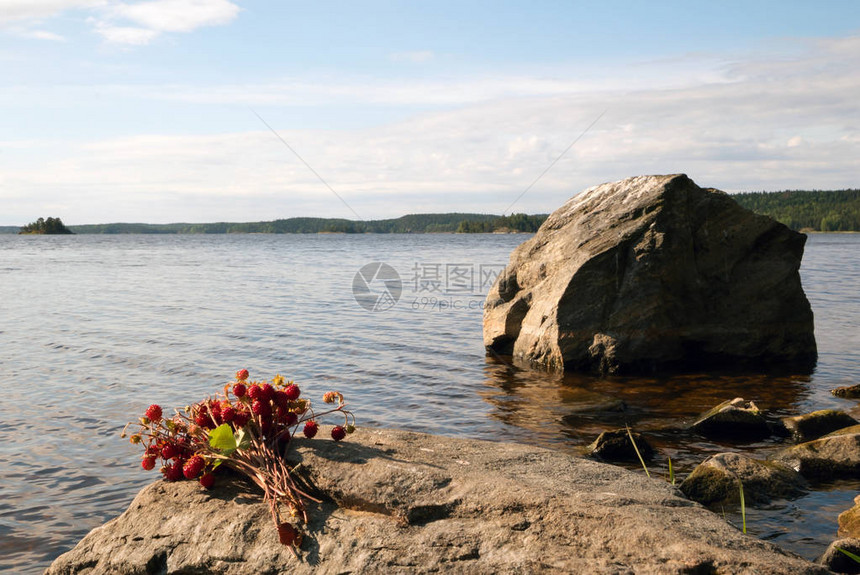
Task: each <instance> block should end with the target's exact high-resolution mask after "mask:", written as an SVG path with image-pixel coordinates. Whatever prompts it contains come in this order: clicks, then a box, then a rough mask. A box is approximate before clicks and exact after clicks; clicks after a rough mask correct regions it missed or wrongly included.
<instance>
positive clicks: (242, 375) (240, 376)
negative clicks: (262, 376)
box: [236, 369, 250, 381]
mask: <svg viewBox="0 0 860 575" xmlns="http://www.w3.org/2000/svg"><path fill="white" fill-rule="evenodd" d="M249 375H250V374H249V373H248V370H247V369H240V370H239V371H237V372H236V380H237V381H245V380H246V379H248V376H249Z"/></svg>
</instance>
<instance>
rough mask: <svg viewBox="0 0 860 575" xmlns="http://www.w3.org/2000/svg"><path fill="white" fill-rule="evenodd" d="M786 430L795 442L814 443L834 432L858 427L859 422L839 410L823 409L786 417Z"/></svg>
mask: <svg viewBox="0 0 860 575" xmlns="http://www.w3.org/2000/svg"><path fill="white" fill-rule="evenodd" d="M782 423H783V424H784V425H785V428H786V429H787V430H788V431H789V433H791V436H792V437H793V438H794V440H795V441H798V442H803V441H812V440H813V439H818V438H819V437H821V436H822V435H827V434H828V433H831V432H833V431H837V430H839V429H844V428H846V427H851V426H852V425H857V424H858V421H857V420H856V419H854V418H853V417H851V416H850V415H848V414H847V413H845V412H844V411H839V410H838V409H821V410H819V411H813V412H812V413H805V414H803V415H795V416H794V417H785V418H783V419H782Z"/></svg>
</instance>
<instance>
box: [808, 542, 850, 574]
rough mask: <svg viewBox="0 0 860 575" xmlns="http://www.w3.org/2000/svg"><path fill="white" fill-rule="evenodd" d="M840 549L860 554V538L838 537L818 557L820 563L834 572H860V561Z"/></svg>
mask: <svg viewBox="0 0 860 575" xmlns="http://www.w3.org/2000/svg"><path fill="white" fill-rule="evenodd" d="M840 549H842V550H844V551H848V552H849V553H853V554H854V555H858V556H860V539H850V538H845V539H837V540H836V541H834V542H833V543H831V544H830V547H828V548H827V551H825V552H824V554H823V555H822V556H821V557H819V558H818V563H821V564H822V565H824V566H825V567H827V568H828V569H830V570H831V571H833V572H834V573H860V563H858V562H857V561H856V560H855V559H852V558H851V557H849V556H847V555H846V554H845V553H843V552H842V551H840Z"/></svg>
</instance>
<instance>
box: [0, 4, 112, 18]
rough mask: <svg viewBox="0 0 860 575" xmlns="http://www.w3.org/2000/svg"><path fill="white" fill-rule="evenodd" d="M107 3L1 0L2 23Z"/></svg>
mask: <svg viewBox="0 0 860 575" xmlns="http://www.w3.org/2000/svg"><path fill="white" fill-rule="evenodd" d="M106 4H107V0H0V24H2V23H8V22H14V21H21V20H38V19H42V18H49V17H52V16H56V15H58V14H60V13H61V12H64V11H66V10H74V9H81V8H94V7H98V6H104V5H106Z"/></svg>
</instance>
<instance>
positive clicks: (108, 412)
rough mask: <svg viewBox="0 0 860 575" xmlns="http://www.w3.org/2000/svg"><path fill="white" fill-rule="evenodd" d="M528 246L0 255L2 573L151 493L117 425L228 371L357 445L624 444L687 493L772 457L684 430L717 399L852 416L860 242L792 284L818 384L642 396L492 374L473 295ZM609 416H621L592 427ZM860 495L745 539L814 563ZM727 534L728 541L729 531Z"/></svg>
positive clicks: (476, 239) (417, 244)
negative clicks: (367, 294) (701, 465)
mask: <svg viewBox="0 0 860 575" xmlns="http://www.w3.org/2000/svg"><path fill="white" fill-rule="evenodd" d="M525 239H526V237H525V236H517V235H368V236H364V235H361V236H343V235H311V236H296V235H285V236H274V235H237V236H224V235H219V236H20V237H19V236H0V372H2V373H3V374H4V381H5V385H4V386H3V392H2V394H0V408H2V409H0V571H4V570H8V571H10V572H15V573H39V572H41V571H42V570H44V568H45V567H46V566H47V565H48V564H49V563H50V561H51V560H52V559H53V558H54V557H56V556H58V555H59V554H60V553H62V552H64V551H66V550H68V549H70V548H71V547H72V546H74V544H75V543H76V542H77V541H78V540H79V539H80V538H81V537H82V536H83V535H84V534H86V533H87V532H88V531H89V530H90V529H92V528H93V527H96V526H98V525H100V524H101V523H103V522H104V521H105V520H107V519H110V518H112V517H114V516H116V515H117V514H119V513H120V512H121V511H122V510H123V509H124V508H125V507H126V506H127V505H128V503H129V501H130V500H131V499H132V497H133V496H134V495H135V493H136V492H137V491H138V490H139V489H140V488H142V487H143V486H144V485H146V484H147V483H149V482H151V481H153V480H155V479H157V478H158V477H159V476H158V475H157V474H156V473H154V472H149V473H147V472H144V471H143V470H141V469H140V466H139V454H138V450H137V449H135V447H134V446H131V445H129V444H128V443H127V442H126V441H125V440H121V439H120V438H119V432H120V430H121V429H122V427H123V426H124V425H125V423H126V422H127V421H129V420H132V419H135V418H136V417H137V416H138V415H139V414H140V413H142V412H143V410H144V409H145V408H146V407H147V406H148V405H149V404H150V403H159V404H161V405H162V406H165V407H167V406H184V405H186V404H188V403H191V402H194V401H197V400H199V399H202V398H203V397H205V396H207V395H210V394H212V393H214V392H216V391H218V390H219V389H220V388H221V387H222V386H223V384H224V383H226V382H227V381H228V380H230V379H231V377H232V374H233V373H234V372H235V371H236V370H237V369H239V368H242V367H247V368H248V369H249V370H250V371H251V374H252V376H256V377H258V378H269V377H271V376H273V375H274V374H276V373H281V374H283V375H285V376H287V377H289V378H292V379H294V380H296V382H297V383H299V384H300V385H301V386H302V388H303V389H304V390H305V392H306V393H307V394H308V395H309V396H310V397H315V396H317V395H320V394H321V393H323V392H324V391H327V390H329V389H337V390H339V391H341V392H343V393H344V394H345V395H346V398H347V401H348V402H349V403H350V404H351V407H352V409H353V410H354V412H355V413H356V416H357V417H358V421H359V425H369V426H370V425H372V426H386V427H398V428H406V429H413V430H418V431H426V432H431V433H438V434H445V435H456V436H466V437H477V438H484V439H493V440H516V441H520V442H525V443H530V444H533V445H540V446H547V447H553V448H557V449H560V450H563V451H567V452H570V453H579V452H580V450H581V449H582V446H583V445H585V444H587V443H589V442H590V441H592V440H593V439H594V438H595V437H596V435H597V434H598V433H599V432H600V431H602V430H605V429H610V428H615V427H618V426H619V425H620V426H623V425H624V424H625V423H628V424H630V425H631V426H632V427H633V428H635V429H636V430H638V431H641V432H643V433H644V434H645V435H646V437H648V438H649V440H651V441H652V443H653V444H654V445H655V446H657V447H658V448H659V449H660V451H661V457H662V458H664V459H665V456H667V455H668V456H671V457H672V460H673V462H674V463H675V467H676V469H677V470H678V472H679V475H680V476H681V477H683V476H684V475H686V474H687V473H689V471H691V470H692V469H693V467H694V466H695V465H696V464H697V463H698V462H699V461H701V459H703V458H704V457H705V456H706V455H707V454H709V453H714V452H718V451H725V450H742V451H754V452H756V453H757V454H760V455H762V456H763V455H765V454H767V453H768V452H770V451H772V450H774V449H776V448H778V447H779V445H778V444H776V443H774V442H773V441H771V442H767V441H765V442H761V443H757V444H752V445H740V446H737V445H719V444H715V443H710V442H706V441H702V440H701V439H697V438H696V437H694V436H689V435H687V434H685V433H683V432H682V431H681V430H682V429H683V427H684V426H685V425H686V424H688V423H690V422H691V421H692V420H693V418H694V417H695V416H696V415H697V414H698V413H700V412H701V411H704V410H706V409H708V408H709V407H711V406H713V405H715V404H716V403H718V402H720V401H723V400H724V399H731V398H733V397H735V396H743V397H744V398H746V399H752V400H754V401H755V402H756V403H757V404H758V405H759V406H760V407H762V408H764V409H766V410H768V411H770V412H771V413H776V414H795V413H800V412H805V411H810V410H813V409H821V408H840V409H844V410H847V411H849V412H851V413H852V414H853V415H854V416H855V417H860V410H858V408H857V402H856V401H846V400H840V399H837V398H834V397H833V396H832V395H830V393H829V390H830V389H832V388H833V387H837V386H841V385H847V384H852V383H857V382H858V379H860V377H858V367H860V305H858V293H860V235H812V236H810V238H809V241H808V243H807V249H806V255H805V257H804V260H803V268H802V270H801V272H802V277H803V283H804V288H805V290H806V293H807V295H808V296H809V298H810V301H811V302H812V306H813V309H814V312H815V320H816V336H817V339H818V345H819V352H820V360H819V365H818V368H817V370H816V372H815V373H814V374H813V375H811V376H795V377H786V376H781V377H770V376H767V375H760V376H745V377H742V376H726V375H713V374H696V375H688V376H678V377H663V378H650V379H642V378H592V377H583V376H567V377H561V376H557V375H551V374H546V373H541V372H534V371H530V370H524V369H519V368H516V367H513V366H509V365H506V364H505V363H503V362H499V361H493V360H488V359H487V358H485V357H484V351H483V346H482V339H481V315H482V310H481V303H482V302H483V299H484V294H485V293H486V291H487V285H486V284H487V283H488V282H490V281H491V280H492V278H493V277H494V274H495V273H497V272H498V269H499V268H500V267H501V266H503V265H504V264H505V263H506V262H507V260H508V256H509V254H510V252H511V250H512V249H513V248H514V247H515V246H516V245H517V244H519V243H520V242H522V241H524V240H525ZM371 262H385V263H387V264H389V265H390V266H391V268H393V270H394V271H395V272H396V273H397V274H398V275H399V277H400V279H401V281H402V291H401V293H400V298H399V301H398V302H397V303H396V304H395V305H393V307H391V308H390V309H387V310H385V311H368V310H366V309H364V308H363V307H362V306H361V305H359V303H357V301H356V299H355V297H354V295H353V290H354V287H357V288H358V289H359V290H360V289H361V287H362V281H363V280H362V279H361V277H359V279H358V281H356V273H357V272H358V271H359V270H360V269H361V268H362V266H364V265H365V264H368V263H371ZM365 271H367V270H365ZM365 277H367V278H370V276H365ZM379 277H385V276H384V275H383V276H378V277H377V279H376V280H375V281H373V282H371V287H378V286H379ZM389 285H391V284H389ZM437 290H441V291H442V292H443V293H439V291H437ZM446 290H447V293H444V292H446ZM395 295H396V294H395ZM389 303H390V302H389ZM388 305H389V304H386V303H385V302H382V305H381V307H387V306H388ZM606 398H611V399H621V400H623V401H624V402H625V403H626V404H627V409H626V410H625V411H624V412H615V413H604V412H600V411H599V410H598V411H595V409H594V408H595V406H597V405H599V404H600V403H601V402H602V401H604V400H605V399H606ZM660 459H661V458H660V457H658V458H657V459H655V461H654V463H653V464H652V465H653V467H652V471H653V472H655V473H656V474H658V475H659V474H661V473H663V472H664V468H665V465H664V464H663V463H662V462H661V460H660ZM858 489H860V481H847V482H839V483H833V484H829V485H824V486H821V489H820V490H818V491H815V492H813V493H812V494H811V495H809V496H807V497H804V498H801V499H798V500H795V501H790V502H776V503H775V504H774V505H773V506H771V507H770V508H768V509H757V510H749V511H748V514H747V523H748V528H749V530H750V531H751V532H752V533H755V534H756V535H758V536H760V537H764V538H767V539H771V540H775V541H777V542H778V543H780V544H781V545H783V546H784V547H786V548H789V549H792V550H794V551H795V552H797V553H800V554H801V555H804V556H806V557H808V558H814V557H816V556H817V555H818V554H820V553H821V552H822V551H823V550H824V548H825V547H826V545H827V544H828V543H829V542H830V541H831V540H832V539H834V538H835V536H836V516H837V515H838V513H839V512H841V511H843V510H844V509H847V508H848V507H850V506H851V501H852V499H853V497H854V496H855V495H856V494H857V492H858ZM725 513H726V517H727V519H729V520H734V521H737V519H736V513H737V510H734V509H725Z"/></svg>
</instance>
